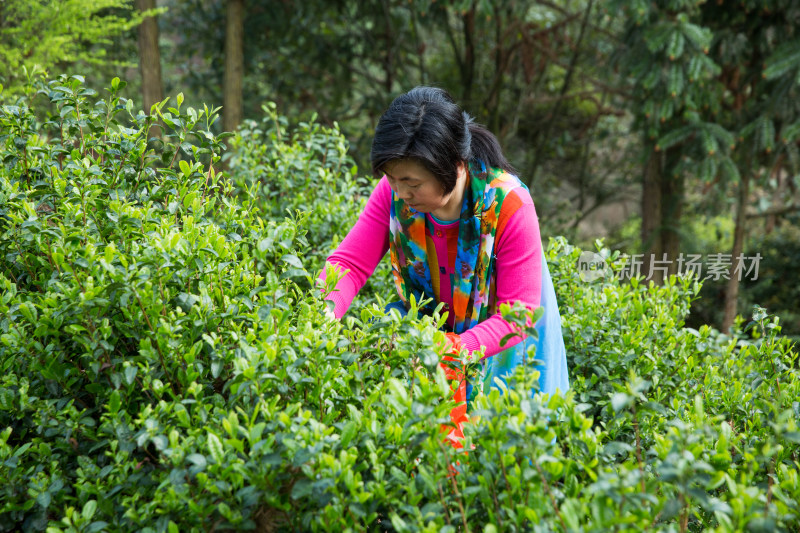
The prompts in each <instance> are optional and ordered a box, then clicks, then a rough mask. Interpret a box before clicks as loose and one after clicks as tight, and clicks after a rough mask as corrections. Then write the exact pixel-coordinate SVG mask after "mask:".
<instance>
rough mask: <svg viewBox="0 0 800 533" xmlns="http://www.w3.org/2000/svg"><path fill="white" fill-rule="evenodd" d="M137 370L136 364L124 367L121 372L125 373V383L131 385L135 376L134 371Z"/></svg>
mask: <svg viewBox="0 0 800 533" xmlns="http://www.w3.org/2000/svg"><path fill="white" fill-rule="evenodd" d="M138 371H139V367H136V366H132V365H131V366H127V367H125V370H124V371H123V374H124V375H125V383H127V384H128V385H132V384H133V380H134V379H135V378H136V373H137V372H138Z"/></svg>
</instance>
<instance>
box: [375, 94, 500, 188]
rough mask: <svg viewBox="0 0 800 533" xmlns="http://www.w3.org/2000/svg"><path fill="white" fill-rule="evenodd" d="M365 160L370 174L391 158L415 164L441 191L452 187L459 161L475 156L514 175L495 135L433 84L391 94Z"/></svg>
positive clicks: (383, 169) (376, 171) (377, 170)
mask: <svg viewBox="0 0 800 533" xmlns="http://www.w3.org/2000/svg"><path fill="white" fill-rule="evenodd" d="M370 159H371V161H372V171H373V173H374V174H375V175H376V176H380V175H381V174H382V173H384V172H385V168H386V166H387V165H388V164H389V163H392V162H394V161H399V160H403V159H408V160H413V161H416V162H418V163H421V164H422V165H423V166H424V167H425V168H426V169H428V171H430V172H431V173H432V174H433V175H434V176H436V179H437V180H439V183H441V185H442V188H443V189H444V193H445V194H447V193H449V192H451V191H452V190H453V189H454V188H455V186H456V179H457V177H458V169H457V166H458V164H459V163H461V162H464V163H467V162H469V161H471V160H473V159H480V160H481V161H483V162H484V163H485V164H486V166H487V167H498V168H502V169H503V170H506V171H507V172H510V173H512V174H516V171H515V170H514V167H512V166H511V163H509V162H508V160H507V159H506V157H505V156H504V155H503V150H502V148H500V142H499V141H498V140H497V137H495V136H494V135H493V134H492V132H490V131H489V130H487V129H486V128H485V127H483V126H481V125H480V124H477V123H475V122H474V121H473V118H472V117H471V116H470V115H469V114H468V113H467V112H466V111H463V110H462V109H461V108H460V107H459V106H458V104H456V103H455V102H454V101H453V98H452V97H451V96H450V94H449V93H448V92H447V91H445V90H444V89H439V88H437V87H415V88H413V89H411V90H410V91H408V92H407V93H405V94H401V95H400V96H398V97H397V98H395V99H394V101H393V102H392V103H391V105H390V106H389V109H387V110H386V111H385V112H384V113H383V115H382V116H381V118H380V120H378V126H377V127H376V128H375V138H374V139H373V140H372V152H371V154H370Z"/></svg>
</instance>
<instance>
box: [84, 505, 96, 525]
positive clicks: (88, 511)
mask: <svg viewBox="0 0 800 533" xmlns="http://www.w3.org/2000/svg"><path fill="white" fill-rule="evenodd" d="M96 510H97V501H95V500H89V501H88V502H86V503H85V504H84V505H83V510H82V511H81V517H83V519H84V520H86V521H87V522H88V521H89V520H91V519H92V517H93V516H94V512H95V511H96Z"/></svg>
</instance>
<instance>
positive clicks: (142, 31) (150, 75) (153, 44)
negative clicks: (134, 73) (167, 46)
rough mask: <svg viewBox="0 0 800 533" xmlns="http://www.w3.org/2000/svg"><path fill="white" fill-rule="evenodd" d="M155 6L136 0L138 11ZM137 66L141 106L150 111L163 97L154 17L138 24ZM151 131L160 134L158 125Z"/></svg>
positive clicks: (156, 21)
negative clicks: (140, 78)
mask: <svg viewBox="0 0 800 533" xmlns="http://www.w3.org/2000/svg"><path fill="white" fill-rule="evenodd" d="M155 7H156V1H155V0H136V9H138V10H139V11H147V10H150V9H155ZM139 66H140V69H141V73H142V106H143V108H144V111H145V113H150V108H151V107H152V106H153V104H155V103H157V102H160V101H161V100H163V99H164V89H163V87H162V84H161V53H160V52H159V50H158V20H157V19H156V17H147V18H145V19H144V20H143V21H142V24H141V25H140V26H139ZM151 131H152V132H153V134H154V135H155V136H160V129H159V127H158V126H154V127H153V129H152V130H151Z"/></svg>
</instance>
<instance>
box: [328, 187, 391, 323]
mask: <svg viewBox="0 0 800 533" xmlns="http://www.w3.org/2000/svg"><path fill="white" fill-rule="evenodd" d="M391 201H392V189H391V188H390V187H389V182H388V181H387V180H386V177H385V176H384V177H383V178H381V180H380V181H379V182H378V185H376V186H375V188H374V189H373V190H372V194H370V196H369V200H367V205H366V207H364V211H362V212H361V215H360V216H359V217H358V221H357V222H356V223H355V225H354V226H353V228H352V229H351V230H350V231H349V232H348V234H347V236H346V237H345V238H344V240H343V241H342V242H341V243H340V244H339V246H338V247H337V248H336V250H335V251H334V252H333V253H332V254H331V255H329V256H328V259H327V262H328V263H331V264H333V265H337V266H338V267H339V268H340V269H341V270H349V271H350V272H348V273H347V275H346V276H345V277H344V278H342V279H341V280H339V283H338V284H337V285H336V289H335V290H334V291H333V292H331V293H330V294H329V295H328V297H327V298H326V299H327V300H331V301H333V303H334V304H335V307H334V311H333V313H334V315H336V318H341V317H342V316H343V315H344V314H345V313H346V312H347V309H348V308H349V307H350V303H351V302H352V301H353V298H355V296H356V294H358V291H360V290H361V287H363V286H364V283H366V282H367V279H368V278H369V277H370V276H371V275H372V273H373V272H375V267H377V266H378V263H379V262H380V260H381V258H382V257H383V256H384V255H385V254H386V250H388V249H389V206H390V205H391ZM325 277H326V276H325V271H324V270H323V271H322V274H321V275H320V278H322V279H325Z"/></svg>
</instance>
